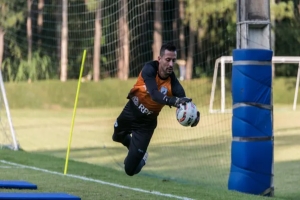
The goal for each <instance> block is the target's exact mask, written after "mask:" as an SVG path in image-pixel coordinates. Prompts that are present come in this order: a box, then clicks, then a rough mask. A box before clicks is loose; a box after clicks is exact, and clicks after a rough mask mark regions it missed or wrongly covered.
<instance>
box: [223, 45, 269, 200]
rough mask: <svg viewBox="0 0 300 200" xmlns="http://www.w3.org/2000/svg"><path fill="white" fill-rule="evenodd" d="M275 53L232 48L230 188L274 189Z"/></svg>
mask: <svg viewBox="0 0 300 200" xmlns="http://www.w3.org/2000/svg"><path fill="white" fill-rule="evenodd" d="M272 55H273V52H272V51H270V50H265V49H237V50H234V51H233V68H232V99H233V115H232V144H231V167H230V175H229V179H228V189H229V190H235V191H239V192H244V193H250V194H255V195H265V196H271V194H272V193H273V190H274V188H273V122H272V116H273V106H272Z"/></svg>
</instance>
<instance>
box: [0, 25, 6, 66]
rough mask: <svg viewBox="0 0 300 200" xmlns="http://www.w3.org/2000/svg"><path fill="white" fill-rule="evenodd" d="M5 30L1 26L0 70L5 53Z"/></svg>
mask: <svg viewBox="0 0 300 200" xmlns="http://www.w3.org/2000/svg"><path fill="white" fill-rule="evenodd" d="M4 35H5V32H4V30H3V29H2V28H1V27H0V70H2V60H3V54H4Z"/></svg>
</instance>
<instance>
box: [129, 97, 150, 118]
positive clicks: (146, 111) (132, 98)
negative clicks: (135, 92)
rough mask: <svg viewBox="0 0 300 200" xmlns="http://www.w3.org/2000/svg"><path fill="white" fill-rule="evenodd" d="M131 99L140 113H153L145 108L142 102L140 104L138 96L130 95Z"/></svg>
mask: <svg viewBox="0 0 300 200" xmlns="http://www.w3.org/2000/svg"><path fill="white" fill-rule="evenodd" d="M131 100H132V102H133V103H134V105H136V106H137V107H138V109H139V110H140V111H141V113H144V114H146V115H150V114H152V113H153V111H151V110H149V109H148V108H146V107H145V106H144V105H143V104H142V103H141V104H140V103H139V98H138V97H137V96H133V97H131Z"/></svg>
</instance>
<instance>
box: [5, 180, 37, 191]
mask: <svg viewBox="0 0 300 200" xmlns="http://www.w3.org/2000/svg"><path fill="white" fill-rule="evenodd" d="M0 188H6V189H32V190H36V189H37V185H35V184H33V183H29V182H26V181H14V180H2V181H0Z"/></svg>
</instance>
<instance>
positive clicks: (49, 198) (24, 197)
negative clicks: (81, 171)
mask: <svg viewBox="0 0 300 200" xmlns="http://www.w3.org/2000/svg"><path fill="white" fill-rule="evenodd" d="M0 199H1V200H37V199H38V200H66V199H67V200H81V198H80V197H77V196H73V195H70V194H66V193H12V192H6V193H0Z"/></svg>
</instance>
